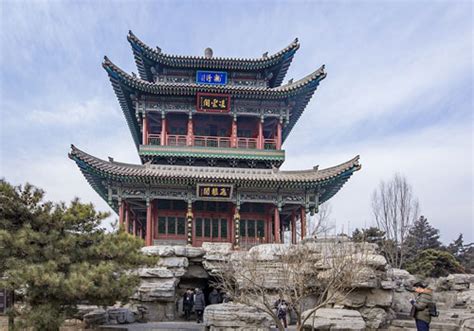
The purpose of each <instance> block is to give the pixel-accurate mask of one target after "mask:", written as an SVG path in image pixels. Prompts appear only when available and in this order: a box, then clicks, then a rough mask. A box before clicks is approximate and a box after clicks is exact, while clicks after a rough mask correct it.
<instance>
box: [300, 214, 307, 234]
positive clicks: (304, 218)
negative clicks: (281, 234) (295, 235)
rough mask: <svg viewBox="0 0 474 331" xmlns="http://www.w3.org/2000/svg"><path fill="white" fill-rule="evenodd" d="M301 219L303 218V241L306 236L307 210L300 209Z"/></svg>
mask: <svg viewBox="0 0 474 331" xmlns="http://www.w3.org/2000/svg"><path fill="white" fill-rule="evenodd" d="M300 218H301V239H302V240H303V239H304V237H305V236H306V208H305V207H301V208H300Z"/></svg>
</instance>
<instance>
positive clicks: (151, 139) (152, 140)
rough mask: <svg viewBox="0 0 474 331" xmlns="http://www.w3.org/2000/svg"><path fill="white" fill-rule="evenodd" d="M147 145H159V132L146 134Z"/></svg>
mask: <svg viewBox="0 0 474 331" xmlns="http://www.w3.org/2000/svg"><path fill="white" fill-rule="evenodd" d="M148 145H158V146H159V145H161V134H152V133H150V134H148Z"/></svg>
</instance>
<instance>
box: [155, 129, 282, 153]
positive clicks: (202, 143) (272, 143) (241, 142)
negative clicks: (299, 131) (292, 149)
mask: <svg viewBox="0 0 474 331" xmlns="http://www.w3.org/2000/svg"><path fill="white" fill-rule="evenodd" d="M187 142H188V140H187V136H186V135H171V134H169V135H167V136H166V145H167V146H187ZM230 142H231V137H214V136H194V137H193V141H192V146H197V147H223V148H230V147H231V143H230ZM257 142H258V138H244V137H237V146H236V147H237V148H243V149H257V145H258V144H257ZM147 143H148V145H155V146H160V145H161V134H152V133H150V134H148V141H147ZM276 147H277V141H276V139H264V142H263V149H267V150H269V149H270V150H276Z"/></svg>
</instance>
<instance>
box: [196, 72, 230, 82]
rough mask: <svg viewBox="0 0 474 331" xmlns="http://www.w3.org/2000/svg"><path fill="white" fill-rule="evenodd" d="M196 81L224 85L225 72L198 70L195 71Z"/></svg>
mask: <svg viewBox="0 0 474 331" xmlns="http://www.w3.org/2000/svg"><path fill="white" fill-rule="evenodd" d="M196 83H197V84H212V85H225V84H227V72H222V71H202V70H198V71H197V72H196Z"/></svg>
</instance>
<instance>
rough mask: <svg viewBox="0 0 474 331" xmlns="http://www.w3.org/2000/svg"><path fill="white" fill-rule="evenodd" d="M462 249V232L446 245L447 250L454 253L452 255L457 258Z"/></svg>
mask: <svg viewBox="0 0 474 331" xmlns="http://www.w3.org/2000/svg"><path fill="white" fill-rule="evenodd" d="M463 249H464V239H463V235H462V233H460V234H459V237H458V238H457V239H455V240H453V242H452V243H450V244H449V246H448V247H447V250H448V252H450V253H451V254H453V255H454V257H456V258H458V257H459V256H460V255H461V254H462V253H463Z"/></svg>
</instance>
